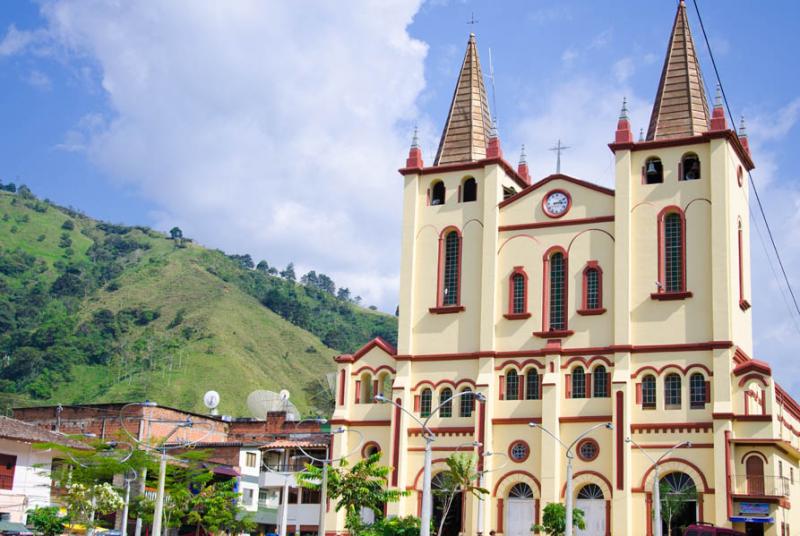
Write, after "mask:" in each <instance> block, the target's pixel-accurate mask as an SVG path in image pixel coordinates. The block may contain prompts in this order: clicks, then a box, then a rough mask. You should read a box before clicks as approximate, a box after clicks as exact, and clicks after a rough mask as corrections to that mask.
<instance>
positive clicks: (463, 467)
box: [435, 454, 489, 536]
mask: <svg viewBox="0 0 800 536" xmlns="http://www.w3.org/2000/svg"><path fill="white" fill-rule="evenodd" d="M446 463H447V470H446V471H444V472H443V473H441V475H442V479H441V481H440V482H441V486H440V487H439V489H437V490H436V491H435V493H436V494H437V495H439V496H440V497H441V498H442V513H441V518H440V519H441V520H440V521H439V530H438V532H437V534H438V535H439V536H441V534H442V530H444V523H445V520H447V514H448V513H449V512H450V507H451V506H453V501H454V500H455V499H456V497H458V496H459V494H460V493H461V494H467V493H468V494H470V495H473V496H474V497H477V498H479V499H480V498H481V496H482V495H486V494H488V493H489V490H487V489H484V488H481V487H478V486H476V485H475V484H474V483H475V482H477V481H478V480H479V477H480V475H479V474H478V473H477V472H476V471H475V464H474V463H473V459H472V456H470V455H468V454H451V455H450V456H449V457H448V458H447V462H446ZM462 496H463V495H462Z"/></svg>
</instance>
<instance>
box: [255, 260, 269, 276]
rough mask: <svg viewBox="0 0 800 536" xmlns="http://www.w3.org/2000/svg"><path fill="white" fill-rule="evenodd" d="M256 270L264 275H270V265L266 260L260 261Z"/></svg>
mask: <svg viewBox="0 0 800 536" xmlns="http://www.w3.org/2000/svg"><path fill="white" fill-rule="evenodd" d="M256 270H258V271H259V272H261V273H262V274H267V273H269V263H268V262H267V261H264V260H261V261H258V264H256Z"/></svg>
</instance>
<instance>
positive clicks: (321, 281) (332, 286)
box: [317, 274, 336, 295]
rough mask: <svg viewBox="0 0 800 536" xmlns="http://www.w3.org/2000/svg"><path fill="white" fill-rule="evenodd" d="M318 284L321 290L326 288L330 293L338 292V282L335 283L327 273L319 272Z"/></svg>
mask: <svg viewBox="0 0 800 536" xmlns="http://www.w3.org/2000/svg"><path fill="white" fill-rule="evenodd" d="M317 286H318V287H319V288H320V290H324V291H325V292H327V293H328V294H331V295H333V294H335V293H336V283H334V282H333V279H331V278H330V277H328V276H327V275H325V274H319V278H318V279H317Z"/></svg>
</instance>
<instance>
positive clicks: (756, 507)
mask: <svg viewBox="0 0 800 536" xmlns="http://www.w3.org/2000/svg"><path fill="white" fill-rule="evenodd" d="M739 513H740V514H755V515H760V516H768V515H769V503H749V502H743V503H739Z"/></svg>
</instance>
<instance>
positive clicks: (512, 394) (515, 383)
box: [506, 369, 519, 400]
mask: <svg viewBox="0 0 800 536" xmlns="http://www.w3.org/2000/svg"><path fill="white" fill-rule="evenodd" d="M506 400H519V374H517V371H516V370H514V369H511V370H509V371H508V372H506Z"/></svg>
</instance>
